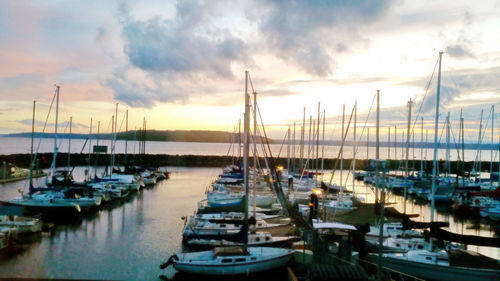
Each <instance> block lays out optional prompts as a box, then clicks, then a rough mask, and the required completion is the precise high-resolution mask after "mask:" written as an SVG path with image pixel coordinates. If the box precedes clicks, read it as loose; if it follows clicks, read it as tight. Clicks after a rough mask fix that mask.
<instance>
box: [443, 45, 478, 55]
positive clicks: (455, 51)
mask: <svg viewBox="0 0 500 281" xmlns="http://www.w3.org/2000/svg"><path fill="white" fill-rule="evenodd" d="M446 53H448V54H449V55H450V56H452V57H455V58H470V57H474V54H472V52H471V51H470V50H469V49H468V48H467V47H466V46H461V45H451V46H448V47H446Z"/></svg>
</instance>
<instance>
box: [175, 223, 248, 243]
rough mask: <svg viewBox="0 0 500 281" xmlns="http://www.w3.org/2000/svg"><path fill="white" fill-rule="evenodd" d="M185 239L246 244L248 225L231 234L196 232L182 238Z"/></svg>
mask: <svg viewBox="0 0 500 281" xmlns="http://www.w3.org/2000/svg"><path fill="white" fill-rule="evenodd" d="M184 238H185V239H187V240H190V239H206V240H226V241H231V242H235V243H242V244H246V243H248V225H243V226H242V227H241V229H240V231H238V232H237V233H233V234H197V233H196V231H194V232H193V233H190V234H187V235H185V236H184Z"/></svg>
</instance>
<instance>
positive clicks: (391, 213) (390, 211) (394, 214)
mask: <svg viewBox="0 0 500 281" xmlns="http://www.w3.org/2000/svg"><path fill="white" fill-rule="evenodd" d="M375 214H376V215H380V204H379V203H378V202H375ZM384 216H386V217H391V218H401V219H405V218H406V219H409V218H416V217H418V216H419V214H403V213H401V212H399V211H398V210H396V209H395V208H394V207H388V208H387V207H386V208H384Z"/></svg>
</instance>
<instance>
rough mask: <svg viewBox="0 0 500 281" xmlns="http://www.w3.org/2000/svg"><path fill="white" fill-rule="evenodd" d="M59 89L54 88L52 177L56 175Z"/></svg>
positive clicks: (57, 87)
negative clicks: (54, 113)
mask: <svg viewBox="0 0 500 281" xmlns="http://www.w3.org/2000/svg"><path fill="white" fill-rule="evenodd" d="M59 88H60V86H59V85H57V86H56V122H55V123H54V159H53V160H52V176H54V175H55V174H56V157H57V122H58V118H59Z"/></svg>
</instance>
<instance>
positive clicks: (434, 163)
mask: <svg viewBox="0 0 500 281" xmlns="http://www.w3.org/2000/svg"><path fill="white" fill-rule="evenodd" d="M442 58H443V52H439V70H438V81H437V94H436V116H435V118H434V152H433V158H432V190H431V195H432V196H431V199H432V200H431V221H434V209H435V208H436V200H435V198H434V197H435V196H434V195H435V193H436V181H437V178H436V177H437V168H438V167H437V165H438V163H437V152H438V123H439V98H440V95H441V62H442ZM430 244H431V249H432V239H431V240H430Z"/></svg>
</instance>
